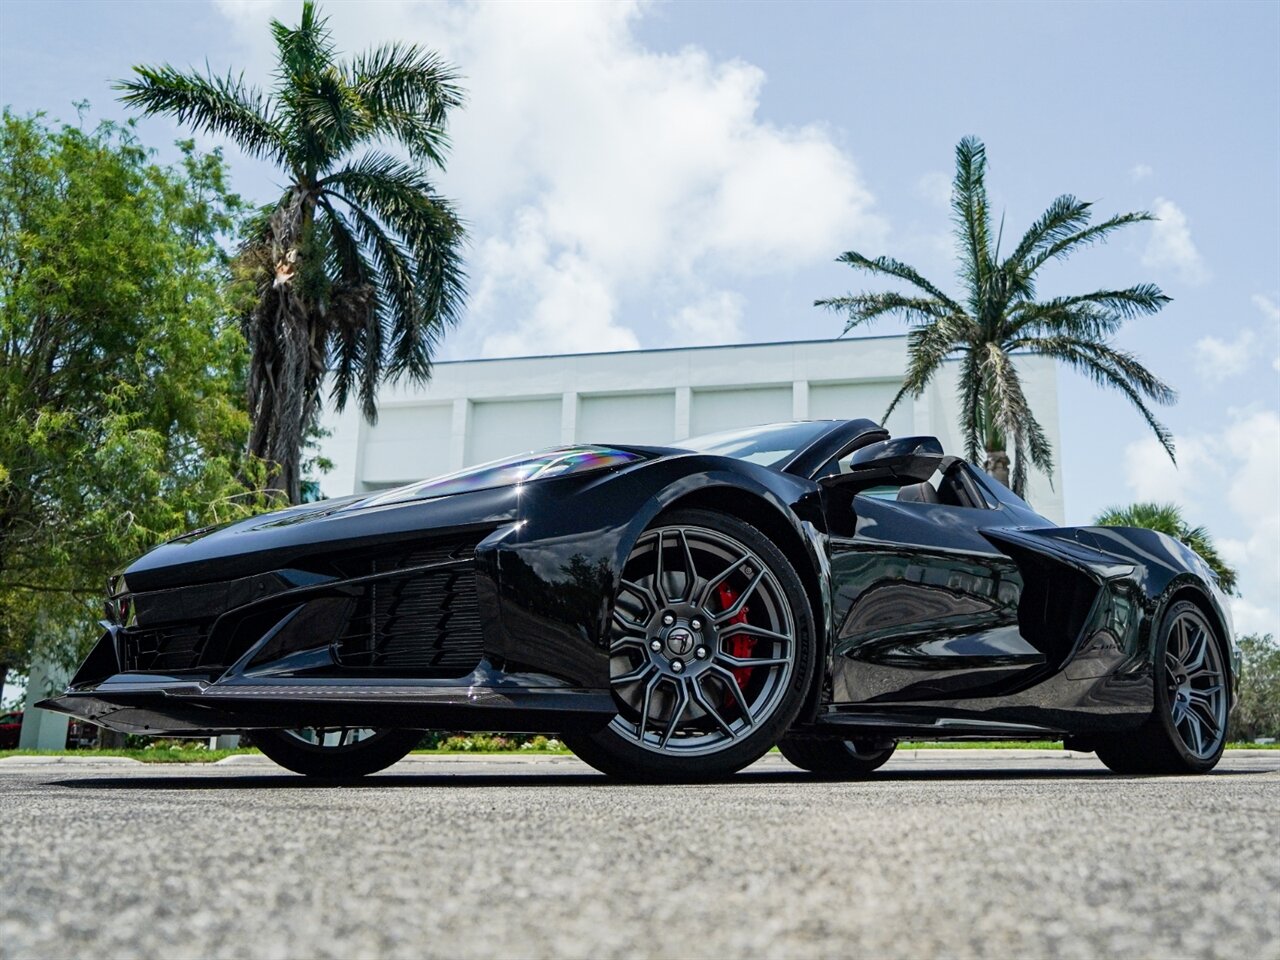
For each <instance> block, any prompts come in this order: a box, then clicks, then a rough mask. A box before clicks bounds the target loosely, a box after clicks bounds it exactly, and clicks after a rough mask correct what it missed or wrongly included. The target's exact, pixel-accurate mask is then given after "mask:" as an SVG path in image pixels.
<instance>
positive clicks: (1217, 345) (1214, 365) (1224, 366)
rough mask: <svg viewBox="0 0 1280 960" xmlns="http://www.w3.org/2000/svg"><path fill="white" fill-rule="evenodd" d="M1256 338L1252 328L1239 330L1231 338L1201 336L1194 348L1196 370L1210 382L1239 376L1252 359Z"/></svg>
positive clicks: (1219, 381) (1218, 381)
mask: <svg viewBox="0 0 1280 960" xmlns="http://www.w3.org/2000/svg"><path fill="white" fill-rule="evenodd" d="M1257 340H1258V338H1257V336H1256V335H1255V334H1254V332H1253V331H1252V330H1241V331H1240V332H1239V333H1238V334H1236V336H1235V338H1234V339H1232V340H1223V339H1221V338H1219V337H1201V338H1200V339H1199V340H1197V341H1196V345H1195V348H1194V357H1195V365H1196V372H1197V373H1199V374H1200V376H1202V377H1204V379H1206V380H1208V381H1209V382H1210V383H1221V382H1222V381H1223V380H1227V379H1229V378H1231V377H1235V376H1239V375H1240V374H1242V373H1244V371H1245V369H1246V368H1248V366H1249V363H1250V361H1251V360H1252V359H1253V357H1254V354H1255V352H1256V351H1255V345H1256V344H1257Z"/></svg>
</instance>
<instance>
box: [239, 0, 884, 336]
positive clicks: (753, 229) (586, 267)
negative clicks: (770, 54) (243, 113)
mask: <svg viewBox="0 0 1280 960" xmlns="http://www.w3.org/2000/svg"><path fill="white" fill-rule="evenodd" d="M221 6H222V8H223V9H224V10H226V11H227V12H228V14H229V15H230V16H231V17H232V19H233V20H234V21H235V22H237V23H238V24H241V25H242V26H243V31H242V33H243V36H244V39H245V41H246V42H247V43H249V44H253V45H257V46H256V50H257V55H258V58H259V62H260V65H261V67H262V69H261V70H260V71H259V73H260V75H261V74H263V73H265V69H266V68H268V67H269V64H270V55H271V51H270V49H269V47H268V46H267V44H268V42H269V38H268V37H267V32H266V30H265V20H266V19H267V18H268V17H269V16H278V17H281V18H282V19H284V20H285V21H286V22H292V21H293V20H295V19H296V17H297V10H296V7H295V5H294V4H292V3H289V4H284V5H279V4H258V3H248V2H236V0H224V2H223V3H222V5H221ZM646 10H647V7H645V6H641V5H639V4H636V3H624V2H617V3H607V4H604V3H595V4H588V3H580V4H570V3H547V4H541V3H484V4H475V5H467V6H458V5H450V4H429V3H400V4H393V3H379V4H342V5H332V6H331V7H329V8H328V10H327V11H326V12H327V13H329V15H330V16H331V18H332V23H333V26H334V28H335V34H336V35H337V36H339V37H341V38H342V43H343V46H344V48H345V49H348V50H356V49H360V48H362V47H365V46H367V45H370V44H373V43H382V42H385V41H387V40H389V39H392V38H394V39H400V40H405V41H412V42H417V43H421V44H424V45H426V46H428V47H431V48H434V49H438V50H440V51H441V52H442V53H443V54H444V55H445V56H446V57H448V58H449V59H450V60H452V61H453V62H454V63H456V64H457V65H458V66H459V69H460V71H461V72H462V73H463V74H464V75H465V77H466V80H465V84H466V87H467V90H468V102H467V105H466V107H465V108H464V109H463V110H461V111H459V112H458V113H457V115H456V117H455V119H454V120H453V121H451V130H450V133H451V137H452V141H453V144H454V146H453V152H452V156H451V159H450V162H449V172H448V174H447V176H446V177H445V178H444V181H443V187H444V189H445V191H446V192H447V193H448V194H450V195H452V196H454V197H456V199H457V200H458V203H459V206H460V209H461V211H462V213H463V214H464V216H466V217H467V218H468V219H469V220H470V221H471V225H472V229H471V233H472V242H473V255H472V257H471V258H470V263H469V269H470V273H471V277H472V289H473V290H474V291H475V296H474V297H473V300H472V303H471V306H470V311H469V314H468V316H467V318H466V321H465V323H464V324H463V326H462V327H461V328H460V330H459V334H458V336H459V337H460V338H461V342H462V343H468V342H469V343H471V344H472V348H473V349H478V350H479V351H481V352H482V353H484V354H486V355H500V354H513V353H525V352H534V353H546V352H548V351H559V350H600V349H625V348H628V347H631V346H635V345H636V344H637V343H640V342H646V343H648V342H653V341H654V340H655V339H661V338H662V337H664V336H665V335H666V334H667V333H668V331H667V330H666V329H664V327H663V325H661V322H660V321H659V322H658V326H657V327H656V328H655V329H653V330H650V329H644V330H641V329H639V328H637V329H631V328H630V327H629V326H628V325H627V324H628V323H635V319H634V318H636V317H637V316H644V317H662V316H670V315H671V314H672V313H673V312H674V313H676V314H678V313H679V311H680V309H682V307H681V306H680V305H682V304H690V303H693V302H696V301H699V300H700V299H701V298H703V297H705V296H706V291H707V290H708V289H723V290H727V291H729V292H732V289H733V286H734V284H735V282H738V281H742V280H745V279H747V278H751V277H756V276H759V275H761V274H785V273H787V272H788V271H791V270H794V269H796V268H797V267H799V266H801V265H804V264H808V263H812V262H814V261H815V260H825V259H828V258H830V257H832V256H834V255H835V254H836V253H837V252H839V251H840V250H844V249H848V248H849V247H852V246H857V245H868V246H872V247H874V246H877V245H878V244H879V243H880V241H881V239H882V238H883V234H884V229H885V227H884V222H883V220H882V219H881V218H880V217H879V216H878V215H876V214H874V213H873V212H872V205H873V198H872V196H871V194H870V192H869V191H868V190H867V188H866V187H865V186H864V185H863V183H862V180H861V178H860V176H859V174H858V171H857V168H856V167H855V166H854V163H853V161H852V160H851V159H850V157H849V156H848V155H846V154H845V153H844V152H843V151H842V150H841V149H840V148H839V147H838V146H837V145H836V143H835V142H834V140H833V138H832V135H831V132H830V131H829V130H827V129H826V128H825V127H824V126H822V125H821V124H817V123H814V124H810V125H807V126H800V127H790V126H789V127H783V126H778V125H775V124H772V123H770V122H768V121H767V120H765V119H764V118H762V117H761V116H759V101H760V92H761V89H762V87H763V85H764V83H765V75H764V73H763V71H761V70H760V69H759V68H758V67H755V66H753V65H751V64H749V63H745V62H743V61H741V60H732V59H731V60H723V59H717V58H715V57H713V56H712V55H711V54H709V53H708V52H707V51H706V50H704V49H702V48H700V47H697V46H688V47H684V48H682V49H681V50H679V51H676V52H674V53H659V52H656V51H653V50H650V49H648V48H646V47H645V46H644V45H643V44H642V43H641V42H640V40H639V39H638V38H637V35H636V26H637V21H638V20H639V19H640V18H641V17H642V16H643V15H644V13H645V11H646ZM742 307H743V305H742V304H741V303H739V304H738V309H739V311H740V310H741V309H742ZM720 316H721V317H723V316H724V314H723V311H722V313H721V314H720ZM628 318H630V319H628ZM719 329H721V330H733V331H737V329H738V328H737V326H736V323H735V324H727V323H724V322H720V325H719ZM702 335H704V336H706V335H710V334H709V333H708V332H707V331H706V330H703V331H702ZM734 335H737V334H736V332H735V334H734Z"/></svg>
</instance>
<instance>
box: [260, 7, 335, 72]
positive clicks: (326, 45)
mask: <svg viewBox="0 0 1280 960" xmlns="http://www.w3.org/2000/svg"><path fill="white" fill-rule="evenodd" d="M271 36H272V37H273V38H274V39H275V42H276V55H277V58H278V60H279V68H278V70H277V77H278V78H279V79H280V81H281V82H282V83H287V82H289V81H292V80H296V79H298V78H301V77H306V76H307V75H309V74H315V73H317V72H319V71H320V70H322V69H323V68H325V67H327V66H329V65H330V64H331V63H332V62H333V56H334V52H335V50H336V47H335V46H334V43H333V37H332V35H331V34H330V32H329V21H328V19H327V18H325V17H322V16H320V13H319V10H318V9H317V7H316V5H315V3H314V2H313V0H304V3H303V4H302V19H301V20H299V21H298V25H297V26H296V27H290V26H288V25H287V24H284V23H281V22H280V21H279V20H272V21H271Z"/></svg>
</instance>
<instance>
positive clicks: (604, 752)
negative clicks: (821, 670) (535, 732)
mask: <svg viewBox="0 0 1280 960" xmlns="http://www.w3.org/2000/svg"><path fill="white" fill-rule="evenodd" d="M673 531H674V532H673ZM679 531H684V533H680V532H679ZM685 534H688V537H689V539H680V538H682V537H683V536H684V535H685ZM654 536H656V537H657V542H658V544H659V545H660V546H659V547H658V549H657V554H658V555H659V556H662V555H664V552H665V551H668V550H673V549H674V548H673V547H671V546H665V547H664V546H661V545H662V544H663V543H664V540H663V538H664V537H666V536H673V537H676V538H677V539H676V540H674V541H672V542H673V543H676V544H681V545H683V547H684V551H685V553H684V555H685V556H687V557H689V561H690V562H691V563H694V565H695V566H696V562H695V561H694V560H693V556H694V551H693V550H691V549H690V547H689V544H690V542H691V541H692V542H693V543H694V544H695V545H697V544H698V543H699V541H698V539H697V538H698V537H700V536H705V537H706V538H707V543H709V544H711V545H712V547H713V548H714V544H715V542H716V541H715V538H717V537H718V538H723V539H722V542H723V543H724V544H726V545H733V546H732V547H728V546H726V548H725V549H726V550H729V549H740V550H742V551H743V553H742V556H743V557H744V558H750V560H749V561H747V562H746V563H745V566H744V568H743V569H754V567H753V566H752V564H753V563H755V562H757V561H758V563H759V564H760V566H761V567H763V568H766V570H767V573H766V572H765V570H756V573H757V574H759V578H765V579H764V580H762V581H760V582H763V583H765V585H766V587H767V590H768V593H765V592H763V591H761V592H760V594H759V596H758V597H757V598H756V599H755V600H753V602H755V603H757V604H758V608H757V609H758V610H759V609H766V608H767V609H768V610H772V611H774V612H777V613H781V612H783V608H785V620H786V623H787V626H788V627H789V628H790V629H791V631H792V633H791V635H790V638H789V642H788V644H787V645H785V646H784V645H779V646H771V647H770V649H772V650H774V653H773V654H770V656H773V657H777V658H779V659H787V660H788V662H789V665H779V666H770V667H768V668H767V670H768V671H769V672H767V673H764V674H748V675H747V676H748V678H750V679H746V680H741V679H739V680H736V681H733V682H736V683H737V684H738V686H739V688H740V691H735V690H733V688H732V686H731V685H730V683H729V682H728V681H726V680H724V679H722V678H723V677H729V680H733V676H730V674H732V672H733V670H732V668H724V667H723V666H720V664H721V659H720V658H721V655H722V654H725V653H727V652H728V650H727V649H726V647H727V644H728V643H729V641H728V640H727V638H722V637H721V636H720V634H721V633H723V634H726V635H727V634H728V633H729V632H730V630H731V629H732V630H733V631H734V632H735V633H737V634H738V635H742V636H745V635H747V634H748V633H749V632H750V624H748V623H746V622H744V621H742V620H733V619H730V620H727V621H726V622H722V618H725V617H727V616H728V614H729V611H728V609H726V608H724V607H723V606H714V605H711V606H709V605H707V604H703V605H702V606H698V605H696V604H693V602H692V599H690V602H689V603H688V604H686V605H685V606H683V607H681V606H680V603H678V602H675V601H670V602H668V598H667V597H666V595H665V594H666V589H665V587H662V588H660V590H659V591H657V593H658V594H659V595H658V596H657V597H656V598H655V599H656V600H661V601H662V604H656V605H663V604H665V605H666V606H667V607H668V608H669V609H671V610H677V608H679V610H678V615H679V616H683V617H689V618H691V619H688V620H680V619H678V620H677V621H676V622H675V624H674V625H669V626H666V627H662V626H660V625H656V624H657V621H658V620H659V616H660V612H654V613H653V616H652V618H651V619H650V621H649V624H650V626H647V627H646V628H645V629H656V630H657V631H658V633H650V634H649V637H651V638H652V639H648V640H646V641H644V642H645V643H653V642H654V641H655V640H656V639H657V637H658V635H660V634H661V635H663V636H667V635H673V634H674V633H675V631H677V630H678V629H679V628H680V625H681V624H682V623H687V624H688V625H689V626H691V627H696V626H697V625H698V624H699V622H700V621H699V619H696V618H697V617H698V616H699V613H698V611H699V610H703V611H704V612H705V618H704V619H705V622H704V623H703V627H702V632H700V633H696V637H697V638H699V639H698V640H697V643H698V646H697V648H696V655H698V656H699V657H700V659H699V661H697V662H695V660H694V659H693V657H694V654H689V655H686V656H685V659H686V660H687V661H688V663H689V666H688V667H687V668H685V669H686V671H687V674H686V675H684V676H680V675H677V676H672V675H671V674H670V673H669V672H668V673H666V674H665V675H663V674H662V670H665V669H666V668H667V667H669V666H671V659H670V658H671V657H673V656H675V657H678V656H679V655H678V654H672V653H671V650H672V649H679V648H673V647H670V646H668V647H664V648H663V653H662V654H658V653H656V652H655V653H654V654H653V655H652V657H651V658H650V659H651V660H653V661H654V662H655V665H653V666H651V667H650V669H652V671H653V673H652V675H650V676H649V679H648V681H647V687H646V689H648V690H649V693H646V699H644V701H643V711H644V712H643V718H644V720H643V722H642V721H641V712H640V711H637V710H635V708H634V705H633V706H632V707H631V710H632V716H633V719H631V720H630V721H628V720H627V719H626V716H627V714H626V711H627V709H628V707H627V706H626V703H625V702H624V699H623V697H622V694H621V693H620V690H625V689H627V688H625V687H622V688H620V687H618V686H616V684H618V683H620V682H622V677H619V676H617V675H616V674H615V673H614V672H613V671H614V670H615V669H616V668H615V667H613V666H612V665H613V664H614V662H615V661H614V660H613V659H611V682H613V683H614V684H615V687H614V690H615V697H617V698H618V701H619V706H620V711H619V715H618V717H616V718H615V719H614V721H613V722H611V723H610V724H609V725H606V726H604V727H602V728H600V729H598V730H595V731H592V732H576V733H572V732H566V733H565V734H564V737H563V739H564V743H565V745H566V746H568V747H569V749H570V750H572V751H573V752H574V753H575V754H577V756H578V757H579V758H580V759H582V760H584V761H585V762H587V763H589V764H590V765H591V766H593V767H595V768H596V769H597V770H599V771H601V772H602V773H605V774H607V775H608V776H610V777H614V778H616V779H619V780H626V781H632V782H648V783H689V782H698V781H710V780H717V779H721V778H724V777H727V776H729V775H730V774H733V773H735V772H737V771H738V770H741V769H742V768H743V767H745V766H747V765H748V764H751V763H754V762H755V761H756V760H758V759H759V758H760V757H762V756H763V755H764V754H765V753H766V752H768V750H769V749H770V748H771V747H772V746H773V745H774V744H776V743H777V742H778V740H779V739H781V737H782V735H783V734H784V733H785V732H786V730H787V728H788V727H790V726H791V724H792V722H793V721H794V720H795V718H796V715H797V714H798V713H799V711H800V707H801V705H802V704H803V702H804V699H805V695H806V693H807V692H808V690H809V684H810V682H811V678H812V676H813V670H814V661H815V658H816V653H815V640H814V626H813V616H812V613H811V611H810V607H809V599H808V595H807V594H806V593H805V589H804V585H803V584H802V583H801V581H800V577H799V576H798V575H797V573H796V571H795V570H794V569H793V568H792V566H791V564H790V563H789V562H788V560H787V558H786V556H785V555H784V554H783V553H782V551H781V550H780V549H778V547H777V546H775V545H774V544H773V543H772V542H771V541H770V540H769V539H768V538H767V537H766V536H765V535H764V534H762V533H761V532H760V531H759V530H757V529H756V528H755V527H753V526H751V525H749V524H747V523H744V522H743V521H741V520H739V519H737V518H735V517H731V516H728V515H726V514H722V513H718V512H714V511H710V510H695V509H686V510H677V511H673V512H672V513H670V514H667V515H664V516H663V517H661V518H660V519H659V521H658V522H656V523H655V525H654V526H653V527H651V528H650V530H649V531H646V533H645V534H644V535H642V536H641V537H640V539H639V541H638V542H637V546H636V548H635V549H634V550H633V552H632V557H631V558H629V559H628V562H627V565H626V567H625V568H624V581H625V578H626V576H627V571H629V570H631V569H633V567H632V563H633V561H634V559H635V558H636V557H637V555H638V554H640V551H641V549H642V548H641V544H644V543H645V541H646V539H650V538H653V537H654ZM649 549H650V551H652V547H650V548H649ZM661 569H662V568H661V567H659V568H658V570H659V571H661ZM672 575H673V576H674V575H675V574H674V573H673V574H672ZM759 578H757V579H758V580H759ZM658 580H659V574H655V575H654V577H653V579H651V580H650V581H649V583H650V587H652V584H653V583H655V582H658ZM715 580H716V575H712V576H711V577H710V578H709V582H708V585H707V586H706V587H705V588H702V584H703V582H704V581H703V580H702V579H701V573H700V572H698V571H695V573H694V574H693V575H692V576H691V577H689V579H688V580H687V581H685V582H684V585H683V586H682V587H681V589H682V591H683V596H685V597H686V598H693V597H695V595H697V596H700V597H702V598H705V597H706V596H708V595H709V594H711V593H712V590H713V587H712V586H711V585H710V584H711V583H714V582H715ZM625 589H626V588H625V586H624V589H623V591H620V596H619V598H615V605H619V604H618V603H617V601H618V600H620V599H621V597H622V594H623V593H624V592H625ZM700 590H701V592H700ZM646 592H649V591H646ZM749 595H750V591H749V590H748V588H745V587H744V588H743V594H742V598H741V601H742V603H740V604H739V606H740V608H741V610H742V613H741V614H740V616H741V617H743V618H745V617H746V616H747V615H748V612H749V611H750V609H751V604H749V603H746V599H747V597H748V596H749ZM742 604H746V605H745V606H742ZM619 606H620V605H619ZM691 611H692V612H691ZM757 615H758V616H759V615H760V614H758V613H757ZM663 622H665V621H663ZM639 623H640V621H638V620H637V621H636V624H637V625H638V624H639ZM615 629H616V627H615ZM664 630H665V631H667V633H665V634H664V633H661V632H662V631H664ZM637 631H638V632H640V631H639V627H638V626H637ZM612 642H613V640H612V638H611V643H612ZM630 642H632V643H634V642H635V638H634V637H632V638H630ZM690 642H693V641H690ZM750 642H751V643H752V644H753V645H754V644H755V643H756V642H757V641H755V640H751V641H750ZM765 642H766V643H770V641H767V640H766V641H765ZM627 643H628V640H627V639H624V640H621V641H618V645H626V644H627ZM704 643H705V644H706V646H705V647H704V646H703V644H704ZM779 649H781V650H787V649H789V650H790V651H791V652H790V653H789V654H778V653H777V651H778V650H779ZM633 655H634V656H636V657H637V658H638V659H640V660H643V659H644V658H645V657H649V654H646V653H644V652H643V651H641V652H640V653H639V654H633ZM612 656H613V654H612V647H611V657H612ZM662 658H667V659H665V660H664V662H663V665H662V666H658V665H656V662H657V661H658V660H660V659H662ZM728 662H732V661H731V660H730V661H728ZM741 662H742V661H736V663H737V664H739V665H740V664H741ZM642 666H643V664H642ZM739 668H740V667H739ZM753 669H756V670H761V669H765V668H759V667H757V668H753ZM695 671H703V672H701V673H696V672H695ZM773 671H779V672H777V673H776V674H775V673H774V672H773ZM782 671H785V672H782ZM735 676H736V674H735ZM755 678H764V681H763V682H765V683H771V684H774V686H772V687H770V688H769V694H768V699H767V700H766V698H765V697H764V696H761V697H760V698H759V699H758V700H757V701H756V702H755V703H751V702H748V699H747V696H746V694H747V691H748V688H747V687H746V684H748V683H756V682H757V680H756V679H755ZM635 683H636V684H637V685H639V684H640V681H639V680H637V681H635ZM664 683H666V684H670V685H671V686H670V687H669V688H667V689H672V690H674V693H672V694H671V695H670V696H671V700H670V701H669V703H670V704H671V706H670V707H669V721H668V723H669V729H667V730H666V731H665V739H664V742H663V743H662V744H661V746H659V745H657V744H656V743H653V742H649V741H647V740H646V737H647V736H650V737H653V738H654V739H655V740H656V739H657V728H656V727H655V728H646V725H645V724H646V723H648V722H649V720H650V718H651V717H652V721H653V722H654V723H660V722H661V718H660V715H659V716H653V715H652V714H650V713H649V710H650V709H651V708H650V700H649V699H648V697H649V696H655V699H656V695H655V694H653V693H652V691H653V690H658V689H664V688H663V686H662V685H663V684H664ZM682 684H683V685H684V686H682ZM721 684H723V687H721ZM685 687H687V688H689V690H690V691H693V690H695V689H696V690H697V691H698V692H697V693H693V692H691V693H688V694H681V693H680V691H681V690H682V689H684V688H685ZM699 693H700V694H701V698H700V699H699ZM682 697H683V700H682V699H681V698H682ZM717 697H720V698H721V699H720V700H717ZM691 702H696V703H697V704H698V705H699V708H701V707H705V706H708V705H709V706H710V707H711V710H707V711H702V710H699V711H698V712H700V714H701V715H700V716H699V717H698V718H697V719H696V720H695V721H692V723H694V724H705V728H704V730H705V731H706V732H701V733H700V732H698V731H697V730H695V731H694V732H693V733H692V734H688V733H687V732H686V730H685V728H684V727H681V729H680V731H679V734H680V735H679V736H674V737H673V734H672V732H671V731H672V730H674V728H675V727H676V726H677V721H678V720H679V716H677V714H676V705H678V704H681V703H683V706H681V707H680V709H682V710H683V709H685V708H686V707H687V706H688V704H689V703H691ZM717 702H718V703H720V704H721V706H717V705H716V704H717ZM724 704H730V706H724ZM739 704H741V707H740V708H739V706H738V705H739ZM757 705H759V707H760V710H761V712H760V714H759V715H758V716H757V715H756V714H754V713H753V712H752V711H753V710H754V709H756V706H757ZM766 707H767V712H765V708H766ZM661 709H662V707H661V706H659V707H658V710H659V714H660V713H661ZM721 710H724V711H726V712H728V711H729V710H733V711H737V712H736V713H735V719H733V720H732V721H731V722H730V723H729V724H726V723H723V722H721V715H720V713H719V711H721ZM693 712H695V711H689V712H688V713H686V714H685V715H686V716H687V715H691V714H692V713H693ZM713 716H714V719H715V722H716V723H718V724H719V725H720V727H724V728H726V729H725V732H724V733H721V732H720V731H719V730H718V728H716V727H715V726H714V725H713V724H712V719H713ZM628 723H629V724H630V725H631V726H633V727H634V728H635V731H634V732H633V733H631V734H630V735H628V734H627V733H626V732H624V730H623V728H624V727H625V726H627V725H628ZM734 725H737V726H738V727H739V729H738V730H737V732H736V733H734V732H730V731H729V729H728V728H729V727H732V726H734ZM686 726H687V725H686ZM690 737H698V738H701V739H700V740H698V741H697V742H698V743H702V742H706V741H711V745H710V746H707V747H703V746H697V747H696V749H695V748H694V747H691V746H690V744H691V743H694V740H693V739H690ZM716 737H720V738H721V741H720V742H719V744H717V743H716V742H715V738H716ZM673 739H674V740H675V741H677V742H676V745H675V746H671V745H670V743H668V742H667V741H671V740H673ZM696 751H701V752H696Z"/></svg>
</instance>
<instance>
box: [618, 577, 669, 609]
mask: <svg viewBox="0 0 1280 960" xmlns="http://www.w3.org/2000/svg"><path fill="white" fill-rule="evenodd" d="M622 586H623V588H624V589H626V590H630V591H631V592H632V593H634V594H635V595H636V596H637V597H639V598H640V599H641V600H643V601H644V605H645V606H646V607H647V608H648V610H649V616H650V617H653V616H656V615H657V613H658V609H659V607H661V605H662V604H661V603H660V601H659V600H658V598H657V597H655V596H654V595H653V592H652V591H651V590H650V589H649V588H648V587H646V586H644V585H643V584H640V583H636V582H635V581H633V580H623V581H622Z"/></svg>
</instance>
